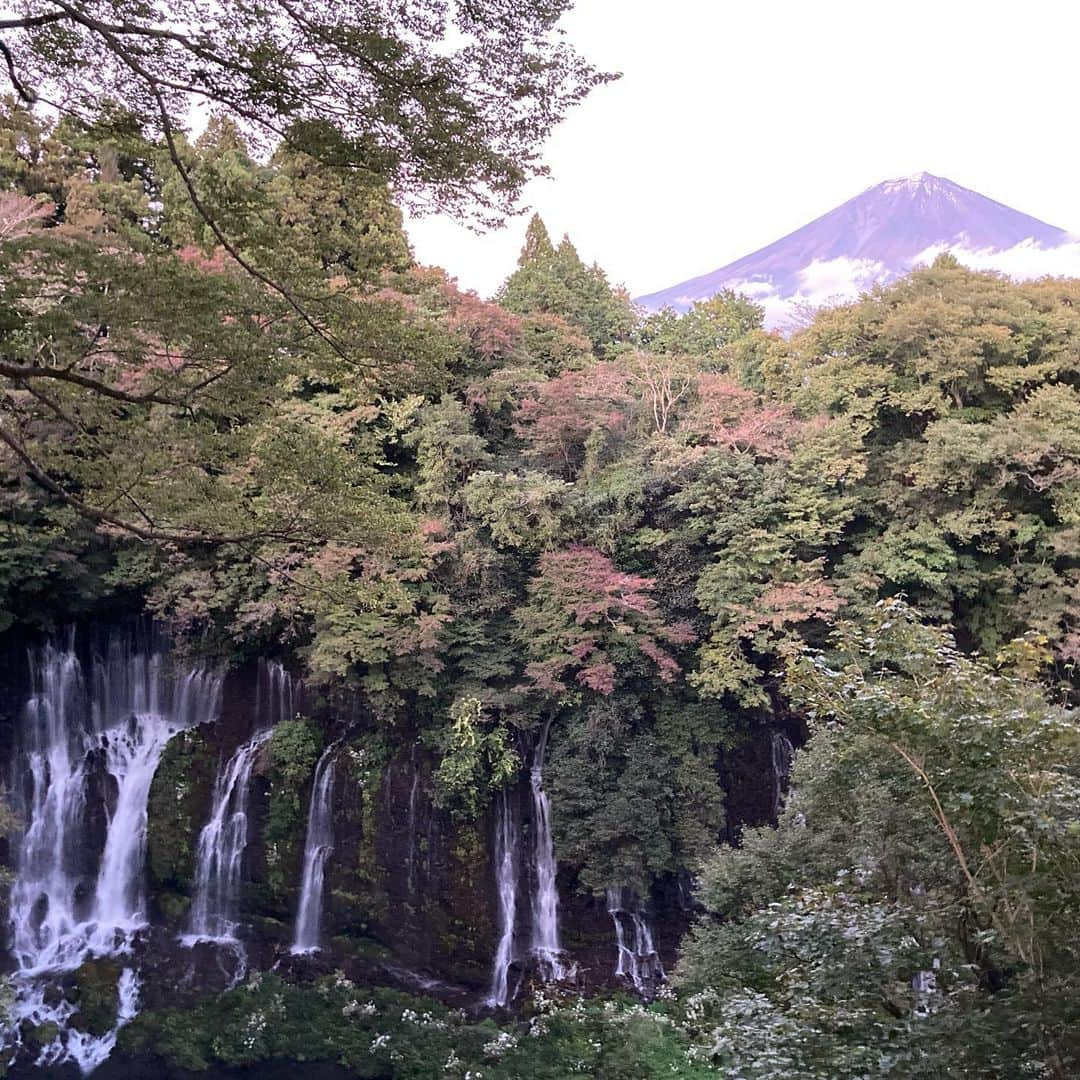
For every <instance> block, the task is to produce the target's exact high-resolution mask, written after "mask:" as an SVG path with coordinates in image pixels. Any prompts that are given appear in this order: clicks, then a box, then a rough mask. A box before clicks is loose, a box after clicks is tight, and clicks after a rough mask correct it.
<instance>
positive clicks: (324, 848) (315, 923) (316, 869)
mask: <svg viewBox="0 0 1080 1080" xmlns="http://www.w3.org/2000/svg"><path fill="white" fill-rule="evenodd" d="M336 752H337V745H336V744H334V745H331V746H328V747H327V748H326V749H325V750H324V751H323V755H322V757H320V758H319V763H318V765H316V766H315V778H314V780H313V781H312V786H311V801H310V804H309V806H308V822H307V836H306V838H305V840H304V874H303V879H302V882H301V886H300V905H299V907H298V908H297V912H296V932H295V935H294V938H293V945H292V950H291V951H292V952H294V953H309V952H314V951H315V950H316V949H318V947H319V926H320V923H321V921H322V901H323V877H324V870H325V867H326V860H327V859H328V858H329V856H330V853H331V852H332V851H333V850H334V814H333V810H334V806H333V803H334V755H335V753H336Z"/></svg>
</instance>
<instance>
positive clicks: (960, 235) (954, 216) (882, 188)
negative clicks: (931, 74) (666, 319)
mask: <svg viewBox="0 0 1080 1080" xmlns="http://www.w3.org/2000/svg"><path fill="white" fill-rule="evenodd" d="M1067 241H1068V235H1067V234H1066V233H1065V232H1064V230H1062V229H1059V228H1056V227H1055V226H1053V225H1048V224H1047V223H1046V222H1045V221H1040V220H1039V219H1038V218H1033V217H1031V216H1029V215H1028V214H1022V213H1020V212H1019V211H1018V210H1013V209H1011V208H1010V207H1008V206H1004V205H1003V204H1002V203H999V202H995V201H994V200H993V199H988V198H986V197H985V196H984V195H980V194H979V193H978V192H975V191H971V190H970V189H969V188H965V187H962V186H961V185H959V184H957V183H955V182H954V181H952V180H948V179H946V178H945V177H942V176H935V175H934V174H933V173H929V172H919V173H914V174H912V175H911V176H901V177H897V178H895V179H892V180H885V181H883V182H882V183H880V184H877V185H875V186H874V187H871V188H867V189H866V190H865V191H863V192H862V193H861V194H859V195H856V196H855V197H854V198H852V199H849V200H848V201H847V202H846V203H842V204H841V205H840V206H838V207H836V208H835V209H833V210H830V211H829V212H828V213H827V214H823V215H822V216H821V217H819V218H817V219H816V220H815V221H812V222H810V223H809V224H808V225H804V226H803V227H802V228H801V229H797V230H796V231H795V232H793V233H790V234H789V235H787V236H785V237H782V238H781V239H780V240H777V241H776V242H775V243H772V244H769V245H768V246H767V247H764V248H761V249H760V250H759V251H755V252H754V253H753V254H751V255H747V256H745V257H744V258H742V259H738V260H736V261H735V262H733V263H729V264H728V265H727V266H724V267H721V268H720V269H719V270H714V271H713V272H712V273H710V274H704V275H702V276H701V277H698V278H692V279H691V280H689V281H684V282H681V283H680V284H678V285H675V286H673V287H671V288H669V289H664V290H662V291H661V292H658V293H652V294H650V295H648V296H642V297H639V298H638V302H639V303H640V304H642V305H643V306H644V307H646V308H649V309H651V310H657V309H659V308H661V307H666V306H667V307H673V308H675V309H676V310H683V311H685V310H687V309H688V308H689V307H690V306H691V304H693V303H694V302H695V301H697V300H705V299H708V298H709V297H710V296H715V295H716V293H718V292H720V291H722V290H724V289H733V290H735V291H737V292H742V293H744V294H746V295H747V296H749V297H750V298H751V299H752V300H756V301H757V302H759V303H761V304H763V305H764V306H765V309H766V320H767V322H768V323H769V324H771V325H777V324H779V323H781V322H782V321H783V317H784V315H785V314H786V313H789V312H790V310H791V309H792V307H793V306H806V305H810V306H817V305H820V304H822V303H827V302H834V301H837V300H845V299H852V298H854V297H855V296H857V295H858V294H859V293H860V292H862V291H865V290H867V289H869V288H871V287H872V286H874V285H876V284H883V283H887V282H889V281H894V280H896V279H897V278H899V277H902V276H903V275H904V274H906V273H908V272H909V271H911V270H912V269H913V268H914V267H915V266H917V265H919V264H920V263H921V262H923V261H926V258H927V253H931V252H939V251H942V250H945V249H947V248H952V249H963V250H968V251H975V252H979V253H986V252H994V251H1006V250H1008V249H1012V248H1016V247H1017V246H1018V245H1022V244H1025V243H1026V244H1028V245H1031V246H1032V247H1034V248H1036V249H1050V248H1055V247H1058V246H1060V245H1062V244H1064V243H1066V242H1067Z"/></svg>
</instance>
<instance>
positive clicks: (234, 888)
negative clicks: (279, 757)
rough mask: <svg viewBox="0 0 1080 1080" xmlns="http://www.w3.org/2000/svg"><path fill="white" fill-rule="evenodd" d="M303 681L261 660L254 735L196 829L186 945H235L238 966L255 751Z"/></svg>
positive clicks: (285, 716)
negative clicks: (241, 905)
mask: <svg viewBox="0 0 1080 1080" xmlns="http://www.w3.org/2000/svg"><path fill="white" fill-rule="evenodd" d="M300 693H301V684H300V683H299V682H298V681H296V680H294V679H293V677H292V676H291V675H290V674H289V673H288V672H287V671H286V670H285V669H284V667H282V665H281V664H280V663H278V662H277V661H276V660H269V661H267V660H261V661H260V662H259V671H258V682H257V691H256V697H255V725H256V729H257V730H256V732H255V734H254V735H253V736H252V737H251V738H250V739H249V740H248V741H247V742H246V743H244V744H243V745H242V746H240V747H238V748H237V749H236V750H235V751H234V752H233V755H232V756H231V757H230V758H229V759H228V761H226V762H225V763H224V765H223V766H222V767H221V768H220V769H219V770H218V775H217V778H216V780H215V781H214V794H213V798H212V801H211V804H210V817H209V819H208V820H207V822H206V824H205V825H204V826H203V828H202V831H201V832H200V833H199V842H198V845H197V847H196V850H195V895H194V898H193V900H192V903H191V912H190V914H189V916H188V929H187V932H186V933H185V934H184V935H182V937H181V938H180V940H181V942H182V943H183V944H184V945H188V946H191V945H195V944H196V943H197V942H200V941H208V942H212V943H214V944H216V945H227V946H231V947H233V951H234V952H235V953H236V959H237V968H236V971H235V972H234V978H240V977H241V976H242V975H243V972H244V969H245V967H244V966H245V956H244V950H243V948H242V946H241V945H240V940H239V937H238V931H239V930H240V927H241V924H240V922H239V921H238V920H239V910H240V891H241V884H242V874H243V862H244V851H245V849H246V848H247V841H248V800H249V797H250V795H251V774H252V771H253V770H254V768H255V762H256V760H257V759H258V757H259V751H260V750H262V748H263V746H264V745H265V744H266V742H267V741H268V740H269V738H270V736H271V735H272V734H273V730H274V727H275V726H276V725H277V724H278V723H280V722H281V721H282V720H291V719H293V717H294V716H295V715H296V709H297V703H298V700H299V697H300Z"/></svg>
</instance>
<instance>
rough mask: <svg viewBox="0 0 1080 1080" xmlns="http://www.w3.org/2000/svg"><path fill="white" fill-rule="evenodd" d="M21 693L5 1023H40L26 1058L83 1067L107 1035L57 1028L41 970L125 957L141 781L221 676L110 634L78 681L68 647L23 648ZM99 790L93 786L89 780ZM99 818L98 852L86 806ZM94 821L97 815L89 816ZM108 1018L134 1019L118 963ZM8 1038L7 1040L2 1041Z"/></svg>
mask: <svg viewBox="0 0 1080 1080" xmlns="http://www.w3.org/2000/svg"><path fill="white" fill-rule="evenodd" d="M29 659H30V674H31V683H32V693H31V696H30V699H29V701H28V702H27V704H26V708H25V711H24V715H23V723H22V725H21V727H20V731H19V747H18V752H17V755H16V759H15V784H14V786H13V791H14V794H15V804H16V805H15V808H16V812H17V814H18V817H19V819H20V821H22V822H23V824H24V826H25V831H24V832H23V834H22V837H21V840H20V841H19V842H18V843H17V846H16V858H15V878H14V882H13V885H12V889H11V924H12V953H13V955H14V959H15V964H16V971H15V973H14V975H13V977H12V978H13V982H14V984H15V1003H14V1005H13V1006H12V1010H11V1011H12V1017H13V1019H14V1021H15V1022H16V1024H18V1023H19V1022H21V1021H29V1022H30V1023H32V1024H37V1025H40V1024H44V1023H49V1022H51V1023H54V1024H55V1025H56V1026H57V1028H58V1029H59V1033H58V1034H57V1036H56V1038H55V1039H54V1040H53V1041H52V1042H51V1043H50V1044H49V1045H48V1046H46V1047H45V1048H44V1049H43V1050H42V1051H41V1055H40V1057H39V1059H38V1064H40V1065H51V1064H59V1063H62V1062H65V1061H73V1062H75V1063H76V1064H78V1065H79V1066H80V1068H82V1070H83V1071H84V1072H89V1071H90V1070H91V1069H93V1068H95V1067H96V1066H97V1065H99V1064H100V1063H101V1062H102V1061H103V1060H104V1059H105V1058H106V1057H107V1056H108V1054H109V1053H110V1052H111V1049H112V1046H113V1044H114V1043H115V1039H116V1030H115V1029H114V1030H113V1031H112V1032H110V1033H108V1034H106V1035H104V1036H91V1035H88V1034H85V1033H83V1032H80V1031H78V1030H76V1029H73V1028H72V1027H71V1023H72V1022H73V1021H76V1022H77V1007H76V1006H74V1005H72V1004H71V1003H70V1002H66V1001H64V1000H60V1001H59V1003H56V995H50V996H49V1000H50V1002H52V1003H49V1004H47V1003H46V996H47V995H46V989H47V986H46V984H47V983H48V981H49V977H50V976H52V977H53V980H55V977H56V975H58V974H62V973H63V972H69V971H74V970H75V969H77V968H78V967H79V966H80V965H81V964H82V963H83V962H84V961H85V960H87V959H89V958H90V957H92V956H119V955H125V954H128V953H130V952H131V949H132V945H133V941H134V938H135V935H136V934H137V932H138V931H140V930H142V929H144V928H145V927H146V925H147V915H146V902H145V895H144V888H143V874H144V863H145V854H146V810H147V800H148V798H149V793H150V784H151V782H152V780H153V777H154V772H155V770H156V769H157V765H158V762H159V760H160V758H161V754H162V751H163V750H164V749H165V744H166V743H167V742H168V740H169V738H170V737H171V736H172V735H174V734H175V733H176V732H178V731H180V730H182V729H184V728H188V727H192V726H194V725H195V724H198V723H202V722H205V721H207V720H212V719H214V718H215V717H216V716H217V712H218V709H219V707H220V699H221V679H220V677H219V676H218V675H217V674H215V673H212V672H208V671H206V670H204V669H202V668H198V667H195V668H191V669H189V670H187V671H185V672H179V671H175V670H173V669H172V668H171V667H170V665H168V664H167V662H166V659H165V657H164V656H163V655H162V654H161V653H160V652H150V653H148V652H145V651H139V650H137V649H135V648H134V647H133V646H132V644H131V643H130V641H126V640H122V639H113V640H112V641H110V642H109V644H108V647H107V648H106V650H105V652H104V655H96V656H94V657H93V659H92V661H91V665H90V671H89V676H88V677H87V676H86V674H85V673H84V671H83V665H82V664H81V663H80V661H79V658H78V656H77V655H76V652H75V648H74V636H73V635H72V637H71V638H69V640H68V642H67V644H66V646H63V647H61V646H59V645H56V644H48V645H46V646H44V647H43V648H42V649H40V650H36V651H33V652H31V654H30V658H29ZM103 779H105V780H106V781H107V783H106V788H107V789H108V793H109V795H108V796H107V797H104V806H103V807H102V806H101V805H100V804H101V802H102V798H103V797H102V796H101V795H100V786H101V781H102V780H103ZM97 810H101V811H102V816H103V818H104V839H103V847H102V849H101V851H100V855H98V854H97V850H96V844H97V842H98V841H99V839H100V837H99V836H98V835H96V834H95V833H94V832H93V824H94V821H95V817H94V811H97ZM97 820H100V818H99V819H97ZM117 992H118V1010H117V1027H119V1026H120V1025H121V1024H123V1023H124V1022H126V1020H128V1019H130V1018H131V1017H132V1016H134V1014H135V1010H136V1008H137V1004H138V977H137V974H136V972H135V970H134V969H133V968H130V967H126V968H125V969H124V972H123V974H122V976H121V978H120V983H119V985H118V988H117ZM14 1037H15V1038H16V1039H17V1037H18V1036H17V1035H15V1036H14Z"/></svg>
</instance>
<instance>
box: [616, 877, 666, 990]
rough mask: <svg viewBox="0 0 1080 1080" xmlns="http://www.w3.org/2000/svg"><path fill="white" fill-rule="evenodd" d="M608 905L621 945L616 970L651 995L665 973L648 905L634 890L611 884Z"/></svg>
mask: <svg viewBox="0 0 1080 1080" xmlns="http://www.w3.org/2000/svg"><path fill="white" fill-rule="evenodd" d="M607 909H608V914H609V915H610V916H611V919H612V922H613V923H614V924H615V942H616V946H617V948H618V956H617V959H616V962H615V974H616V975H617V976H620V977H621V978H626V979H629V980H630V982H631V983H632V984H633V986H634V989H635V990H636V991H637V992H638V993H639V994H642V995H645V996H649V995H651V994H652V993H653V992H654V991H655V989H656V985H657V983H659V982H662V981H663V980H664V978H665V974H664V965H663V964H662V963H661V961H660V954H659V953H658V952H657V951H656V946H655V945H654V944H653V936H652V928H651V927H650V926H649V919H648V912H647V911H646V909H645V905H644V904H643V903H642V901H641V898H640V897H639V896H637V894H636V893H634V892H633V891H632V890H630V889H626V888H620V887H619V886H611V887H610V888H609V889H608V890H607ZM627 923H629V931H630V932H629V934H627V925H626V924H627Z"/></svg>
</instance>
